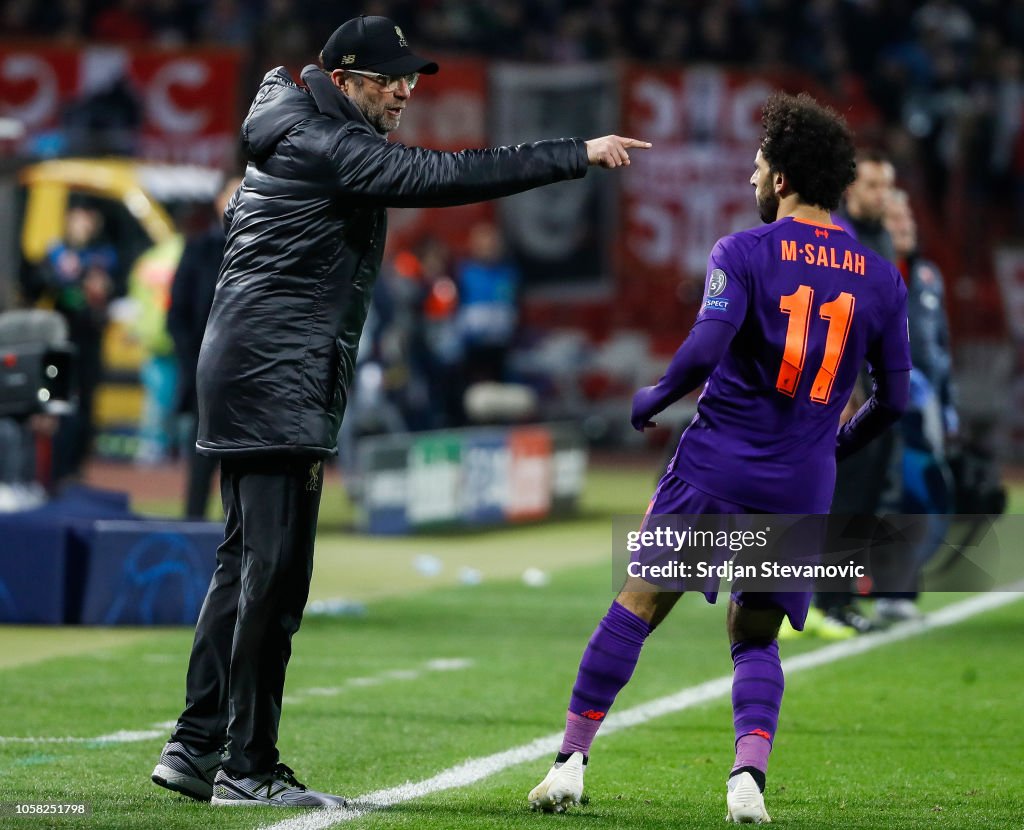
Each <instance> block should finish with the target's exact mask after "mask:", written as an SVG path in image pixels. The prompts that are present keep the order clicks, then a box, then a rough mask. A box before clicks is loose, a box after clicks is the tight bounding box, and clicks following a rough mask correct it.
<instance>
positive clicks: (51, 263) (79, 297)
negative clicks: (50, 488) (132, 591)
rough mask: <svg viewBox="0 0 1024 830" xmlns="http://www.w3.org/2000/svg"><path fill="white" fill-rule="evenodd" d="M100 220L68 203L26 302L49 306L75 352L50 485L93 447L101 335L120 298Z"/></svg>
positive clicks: (114, 261) (73, 470)
mask: <svg viewBox="0 0 1024 830" xmlns="http://www.w3.org/2000/svg"><path fill="white" fill-rule="evenodd" d="M102 231H103V217H102V215H101V214H100V212H99V211H98V210H97V209H96V208H95V207H92V206H91V205H89V204H88V203H76V202H72V203H71V204H70V205H69V207H68V211H67V217H66V219H65V231H64V239H63V240H61V241H60V242H57V243H55V244H54V245H52V246H51V247H50V249H49V251H47V253H46V257H45V259H44V260H43V262H42V264H41V266H40V268H39V271H38V277H39V279H38V282H37V283H36V284H35V285H34V286H30V287H28V289H27V291H26V294H27V295H28V296H29V298H30V299H44V300H45V301H48V302H52V304H53V307H54V309H55V310H56V311H58V312H60V313H61V314H62V315H63V316H64V319H65V320H66V321H67V324H68V340H69V341H70V342H71V343H72V345H74V346H75V348H76V350H77V358H76V371H75V376H76V383H75V392H76V394H77V398H78V409H77V411H76V412H75V414H73V415H68V416H66V417H64V418H62V419H61V424H60V428H59V430H58V433H57V440H56V446H55V453H54V455H55V457H54V481H56V482H60V481H62V480H64V479H67V478H69V477H75V476H77V475H78V474H79V473H80V471H81V468H82V463H83V461H85V459H86V457H87V456H88V454H89V451H90V449H91V446H92V439H93V432H94V427H93V403H94V400H95V394H96V387H97V386H99V382H100V375H101V372H102V364H103V359H102V344H103V332H104V331H105V330H106V328H107V322H108V309H109V306H110V301H111V299H112V298H113V297H114V296H115V295H116V294H119V293H122V292H121V291H120V290H119V285H118V283H119V280H118V258H117V252H116V251H115V250H114V248H113V246H111V245H109V244H107V243H105V242H104V241H103V239H102Z"/></svg>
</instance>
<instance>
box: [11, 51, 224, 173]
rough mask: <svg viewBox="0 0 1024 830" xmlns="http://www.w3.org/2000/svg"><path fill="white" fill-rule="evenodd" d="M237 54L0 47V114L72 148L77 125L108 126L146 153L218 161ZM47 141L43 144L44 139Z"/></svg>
mask: <svg viewBox="0 0 1024 830" xmlns="http://www.w3.org/2000/svg"><path fill="white" fill-rule="evenodd" d="M239 63H240V56H239V54H238V53H237V52H233V51H231V50H220V49H218V50H216V51H214V50H166V49H136V48H122V47H106V46H104V47H100V46H87V47H80V48H75V47H55V46H45V45H42V46H16V45H4V46H0V117H5V118H12V119H14V120H16V121H19V122H20V123H21V124H22V125H23V127H24V129H25V134H26V135H25V144H24V148H25V149H26V151H27V152H28V153H29V154H34V153H33V147H36V146H37V145H39V144H40V143H43V144H44V146H50V147H51V148H53V149H56V150H58V151H60V152H61V153H62V154H64V153H67V152H70V153H75V152H76V147H75V145H74V132H75V129H76V128H77V127H81V126H83V125H88V126H89V128H90V129H93V130H95V129H97V128H99V129H107V130H110V131H117V132H118V135H117V136H114V137H113V138H112V139H111V140H112V141H114V142H115V143H116V146H117V147H119V148H120V147H124V148H128V149H130V150H131V152H132V154H133V155H135V156H137V157H140V158H145V159H149V160H152V161H167V162H187V163H191V164H201V165H205V166H213V167H220V166H227V165H229V164H230V163H231V162H233V160H234V155H235V148H236V146H237V134H238V121H239V115H240V113H239V105H238V77H239ZM47 141H49V144H46V142H47Z"/></svg>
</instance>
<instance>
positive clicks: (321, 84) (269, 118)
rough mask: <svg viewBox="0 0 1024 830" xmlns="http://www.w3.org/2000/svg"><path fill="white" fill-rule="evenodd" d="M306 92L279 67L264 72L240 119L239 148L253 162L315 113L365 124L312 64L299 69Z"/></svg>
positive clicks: (359, 113) (346, 99)
mask: <svg viewBox="0 0 1024 830" xmlns="http://www.w3.org/2000/svg"><path fill="white" fill-rule="evenodd" d="M302 80H303V82H304V83H305V84H306V85H307V86H308V88H309V91H308V92H307V91H306V90H305V89H303V88H302V87H300V86H298V85H297V84H296V83H295V81H293V80H292V79H291V76H290V75H289V74H288V71H287V70H286V69H285V68H284V67H283V66H279V67H277V68H276V69H273V70H271V71H270V72H268V73H267V74H266V75H265V76H264V78H263V83H261V84H260V88H259V91H258V92H257V93H256V97H255V98H254V99H253V102H252V106H250V107H249V114H248V115H247V116H246V117H245V121H243V122H242V149H243V150H244V151H245V154H246V156H247V157H248V158H249V159H252V160H253V161H260V160H262V159H265V158H267V157H268V156H270V155H271V154H272V153H273V152H274V148H275V147H276V146H277V143H278V142H279V141H280V140H281V139H282V138H284V136H285V135H286V134H287V133H288V131H289V130H290V129H292V127H294V126H295V125H296V124H298V123H300V122H302V121H305V120H306V119H307V118H310V117H313V116H316V115H326V116H327V117H329V118H335V119H338V120H340V121H360V122H362V123H363V124H366V123H367V121H366V119H365V118H364V117H363V114H362V112H361V111H360V110H359V108H358V107H357V106H356V105H355V104H353V103H352V102H351V101H350V100H349V99H348V98H347V97H345V96H344V95H342V94H341V92H339V91H338V89H337V88H336V87H335V86H334V84H332V83H331V80H330V78H328V77H327V76H326V75H325V74H324V73H323V72H321V71H320V69H319V68H318V67H316V66H313V65H310V66H307V67H306V68H305V69H303V70H302Z"/></svg>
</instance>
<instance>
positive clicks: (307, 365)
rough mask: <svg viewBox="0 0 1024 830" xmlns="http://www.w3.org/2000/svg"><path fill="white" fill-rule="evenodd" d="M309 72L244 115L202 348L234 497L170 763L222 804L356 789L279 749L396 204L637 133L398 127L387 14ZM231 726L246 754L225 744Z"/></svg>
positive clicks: (425, 64)
mask: <svg viewBox="0 0 1024 830" xmlns="http://www.w3.org/2000/svg"><path fill="white" fill-rule="evenodd" d="M320 62H321V67H322V68H318V67H316V66H308V67H306V68H305V69H304V70H303V72H302V80H303V81H304V82H305V84H306V85H307V87H308V91H307V90H304V89H302V88H300V87H299V86H297V85H296V84H295V83H294V82H293V81H292V79H291V78H290V77H288V74H287V73H286V72H285V71H284V69H281V68H278V69H276V70H274V71H272V72H270V73H268V74H267V76H266V77H265V78H264V79H263V83H262V85H261V86H260V89H259V91H258V92H257V94H256V98H255V100H254V101H253V103H252V106H251V107H250V110H249V114H248V116H247V117H246V119H245V122H244V123H243V125H242V144H243V147H244V150H245V152H246V154H247V156H248V159H249V163H248V166H247V168H246V172H245V178H244V180H243V182H242V185H241V187H240V188H239V189H238V191H237V192H236V193H235V195H234V197H233V198H232V200H231V202H230V204H229V205H228V208H227V211H226V213H225V221H226V223H227V228H228V230H227V244H226V247H225V254H224V263H223V266H222V268H221V272H220V277H219V280H218V283H217V290H216V294H215V296H214V301H213V309H212V311H211V314H210V320H209V323H208V325H207V328H206V336H205V338H204V340H203V346H202V352H201V353H200V356H199V368H198V375H197V390H198V397H199V437H198V440H197V442H196V446H197V448H198V450H199V451H200V452H203V453H206V454H208V455H213V456H217V457H219V458H220V460H221V496H222V499H223V502H224V513H225V517H226V526H225V536H224V542H223V544H222V545H221V546H220V549H219V550H218V553H217V570H216V572H215V574H214V577H213V580H212V582H211V584H210V590H209V593H208V594H207V597H206V602H205V603H204V605H203V610H202V612H201V614H200V618H199V623H198V625H197V628H196V636H195V643H194V645H193V649H192V656H191V660H190V662H189V669H188V676H187V680H186V687H187V689H186V707H185V711H184V712H183V713H182V715H181V717H180V719H179V720H178V723H177V725H176V726H175V728H174V730H173V733H172V736H171V739H170V741H169V742H168V744H167V745H166V746H165V747H164V751H163V753H162V754H161V758H160V762H159V763H158V764H157V767H156V769H155V770H154V771H153V780H154V781H155V782H156V783H157V784H160V785H162V786H165V787H168V788H170V789H172V790H176V791H179V792H183V793H185V794H187V795H190V796H192V797H194V798H198V799H208V798H211V795H212V802H213V803H214V804H221V805H231V804H253V803H263V804H283V805H292V806H323V805H337V804H339V803H343V800H342V799H340V798H339V797H337V796H329V795H326V794H324V793H317V792H314V791H312V790H308V789H306V788H305V787H304V786H303V785H301V784H299V783H298V781H296V780H295V777H294V775H293V774H292V772H291V770H289V769H288V768H287V767H286V766H284V765H283V764H281V763H279V757H278V751H277V729H278V723H279V720H280V716H281V698H282V694H283V689H284V678H285V669H286V666H287V663H288V657H289V655H290V653H291V638H292V635H293V634H294V633H295V632H296V631H297V630H298V628H299V623H300V621H301V619H302V612H303V609H304V607H305V604H306V598H307V596H308V593H309V581H310V576H311V574H312V568H313V540H314V537H315V534H316V521H317V512H318V510H319V504H320V489H321V485H322V482H323V459H324V458H326V457H328V456H330V455H331V454H332V453H333V452H334V450H335V442H336V437H337V434H338V427H339V424H340V423H341V418H342V415H343V413H344V409H345V402H346V397H347V390H348V387H349V384H350V382H351V380H352V375H353V369H354V365H355V358H356V348H357V345H358V343H359V337H360V333H361V331H362V328H363V323H364V322H365V319H366V313H367V308H368V306H369V303H370V295H371V292H372V289H373V284H374V281H375V280H376V278H377V273H378V271H379V269H380V264H381V258H382V256H383V251H384V237H385V231H386V226H385V224H386V213H385V208H388V207H429V206H444V205H457V204H465V203H468V202H476V201H482V200H485V199H494V198H498V197H500V196H507V195H510V194H513V193H518V192H521V191H523V190H528V189H530V188H533V187H539V186H541V185H545V184H550V183H552V182H557V181H561V180H565V179H573V178H580V177H582V176H583V175H585V173H586V171H587V167H588V165H592V164H598V165H601V166H602V167H609V168H610V167H619V166H622V165H626V164H628V163H629V157H628V150H629V149H632V148H640V147H647V146H650V145H648V144H646V143H645V142H641V141H636V140H633V139H627V138H620V137H618V136H605V137H604V138H599V139H594V140H591V141H586V142H585V141H582V140H580V139H575V138H570V139H559V140H555V141H541V142H537V143H535V144H524V145H518V146H514V147H498V148H492V149H486V150H466V151H463V152H459V153H443V152H433V151H430V150H424V149H419V148H410V147H404V146H403V145H401V144H398V143H394V142H389V141H387V140H386V137H385V136H386V134H387V133H388V132H390V131H392V130H394V129H395V128H396V127H398V125H399V123H400V121H401V118H402V112H403V110H404V109H405V107H406V106H407V105H408V103H409V100H410V96H411V95H412V91H413V88H414V87H415V86H416V83H417V81H418V79H419V75H420V73H423V74H433V73H435V72H437V69H438V67H437V64H435V63H432V62H430V61H427V60H424V59H423V58H420V57H418V56H416V55H414V54H413V53H412V52H411V51H410V49H409V47H408V44H407V43H406V39H405V36H404V34H403V33H402V30H401V29H400V28H399V27H398V26H396V25H395V24H394V23H393V22H392V21H390V20H388V19H387V18H383V17H359V18H355V19H353V20H350V21H348V22H347V23H345V24H343V25H342V26H340V27H339V28H338V29H337V30H336V31H335V32H334V34H332V35H331V37H330V39H329V40H328V41H327V44H326V45H325V47H324V49H323V51H322V52H321V55H320ZM225 741H226V742H227V750H228V751H227V754H226V755H224V756H223V758H222V757H221V755H220V754H219V752H218V749H219V747H221V746H222V745H223V744H224V743H225Z"/></svg>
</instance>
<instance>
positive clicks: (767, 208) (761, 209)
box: [757, 190, 779, 225]
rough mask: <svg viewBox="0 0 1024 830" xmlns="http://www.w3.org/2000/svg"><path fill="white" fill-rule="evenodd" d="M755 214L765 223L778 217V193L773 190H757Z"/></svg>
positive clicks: (769, 222)
mask: <svg viewBox="0 0 1024 830" xmlns="http://www.w3.org/2000/svg"><path fill="white" fill-rule="evenodd" d="M757 215H758V216H760V217H761V221H762V222H764V223H765V224H766V225H770V224H771V223H772V222H774V221H775V220H776V219H778V218H779V194H778V193H775V192H774V191H771V190H769V191H767V192H761V191H760V190H758V192H757Z"/></svg>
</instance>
